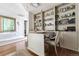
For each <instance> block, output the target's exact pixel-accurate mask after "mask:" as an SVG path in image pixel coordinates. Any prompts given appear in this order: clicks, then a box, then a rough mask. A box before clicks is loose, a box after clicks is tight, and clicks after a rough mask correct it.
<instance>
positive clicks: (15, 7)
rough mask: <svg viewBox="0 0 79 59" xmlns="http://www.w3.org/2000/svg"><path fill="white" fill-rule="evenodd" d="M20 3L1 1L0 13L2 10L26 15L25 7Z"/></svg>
mask: <svg viewBox="0 0 79 59" xmlns="http://www.w3.org/2000/svg"><path fill="white" fill-rule="evenodd" d="M23 8H24V7H23V6H21V4H19V3H0V14H1V12H6V13H12V14H16V15H20V16H23V15H25V9H23Z"/></svg>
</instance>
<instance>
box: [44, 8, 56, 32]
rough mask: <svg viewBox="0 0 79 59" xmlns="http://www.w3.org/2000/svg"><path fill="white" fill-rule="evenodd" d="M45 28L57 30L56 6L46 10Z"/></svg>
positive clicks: (46, 29)
mask: <svg viewBox="0 0 79 59" xmlns="http://www.w3.org/2000/svg"><path fill="white" fill-rule="evenodd" d="M44 30H45V31H51V30H55V8H52V9H49V10H47V11H45V12H44Z"/></svg>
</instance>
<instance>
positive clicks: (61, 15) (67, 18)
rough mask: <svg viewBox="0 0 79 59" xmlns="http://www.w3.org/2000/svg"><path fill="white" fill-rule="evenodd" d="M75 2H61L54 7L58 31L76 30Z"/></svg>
mask: <svg viewBox="0 0 79 59" xmlns="http://www.w3.org/2000/svg"><path fill="white" fill-rule="evenodd" d="M75 9H76V8H75V4H64V5H63V4H62V5H61V6H58V7H56V11H57V12H56V22H57V24H56V26H57V30H60V31H75V30H76V15H75Z"/></svg>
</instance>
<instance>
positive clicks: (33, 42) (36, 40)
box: [28, 33, 44, 55]
mask: <svg viewBox="0 0 79 59" xmlns="http://www.w3.org/2000/svg"><path fill="white" fill-rule="evenodd" d="M28 48H29V49H30V50H32V51H33V52H34V53H36V54H37V55H44V35H43V34H36V33H29V35H28Z"/></svg>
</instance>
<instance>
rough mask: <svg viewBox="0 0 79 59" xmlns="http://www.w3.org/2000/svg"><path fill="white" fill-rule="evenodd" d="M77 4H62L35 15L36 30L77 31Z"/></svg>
mask: <svg viewBox="0 0 79 59" xmlns="http://www.w3.org/2000/svg"><path fill="white" fill-rule="evenodd" d="M75 14H76V5H75V4H69V3H65V4H60V5H58V6H55V7H54V8H51V9H48V10H46V11H42V12H40V13H38V14H35V15H34V31H35V32H49V31H53V30H56V31H76V15H75Z"/></svg>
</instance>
